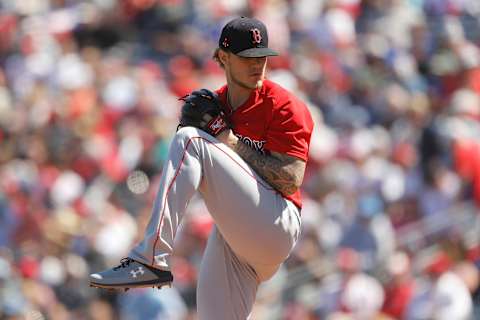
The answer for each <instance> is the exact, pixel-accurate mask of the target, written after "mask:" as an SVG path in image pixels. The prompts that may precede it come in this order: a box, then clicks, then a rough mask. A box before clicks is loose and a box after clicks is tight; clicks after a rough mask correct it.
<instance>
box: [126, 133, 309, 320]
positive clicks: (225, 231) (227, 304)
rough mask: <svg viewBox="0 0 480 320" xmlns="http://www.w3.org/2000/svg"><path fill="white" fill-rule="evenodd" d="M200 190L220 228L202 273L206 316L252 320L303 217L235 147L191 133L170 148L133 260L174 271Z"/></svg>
mask: <svg viewBox="0 0 480 320" xmlns="http://www.w3.org/2000/svg"><path fill="white" fill-rule="evenodd" d="M197 190H198V191H199V192H200V193H201V195H202V197H203V199H204V201H205V204H206V206H207V208H208V210H209V212H210V214H211V216H212V218H213V219H214V222H215V227H214V229H213V231H212V233H211V234H210V236H209V239H208V243H207V248H206V250H205V253H204V257H203V259H202V263H201V266H200V274H199V280H198V287H197V310H198V317H199V319H200V320H217V319H218V320H225V319H242V320H244V319H247V318H248V316H249V314H250V312H251V310H252V307H253V304H254V301H255V295H256V292H257V287H258V285H259V283H260V282H261V281H265V280H267V279H269V278H270V277H271V276H272V275H273V274H274V273H275V272H276V271H277V269H278V267H279V266H280V264H281V263H282V262H283V261H284V260H285V259H286V258H287V257H288V255H289V254H290V252H291V250H292V248H293V246H294V245H295V243H296V241H297V239H298V236H299V233H300V213H299V210H298V208H297V207H296V206H295V205H294V204H293V203H292V202H291V201H288V200H286V199H285V198H283V197H282V196H281V195H280V194H279V193H278V192H276V191H275V190H274V189H273V188H272V187H270V186H269V185H268V184H267V183H266V182H265V181H264V180H263V179H262V178H260V177H259V176H258V175H257V174H256V173H255V172H254V171H253V170H252V169H251V168H250V167H249V166H248V164H247V163H246V162H245V161H244V160H243V159H242V158H241V157H240V156H239V155H238V154H236V153H235V152H234V151H233V150H231V149H230V148H229V147H228V146H226V145H225V144H223V143H220V142H219V141H218V140H217V139H215V138H214V137H212V136H211V135H209V134H207V133H205V132H203V131H202V130H199V129H196V128H193V127H184V128H181V129H180V130H179V131H178V132H177V133H176V135H175V137H174V139H173V141H172V143H171V145H170V150H169V155H168V159H167V161H166V163H165V165H164V168H163V172H162V177H161V181H160V186H159V190H158V194H157V197H156V200H155V204H154V207H153V211H152V216H151V220H150V222H149V224H148V226H147V230H146V232H145V237H144V239H143V241H142V242H141V243H139V244H138V245H137V246H136V247H135V248H133V250H132V251H131V252H130V254H129V257H131V258H133V259H136V260H138V261H140V262H143V263H145V264H149V265H151V266H153V267H155V268H159V269H163V270H169V269H170V268H169V261H170V257H171V254H172V251H173V241H174V238H175V234H176V231H177V227H178V225H179V223H180V222H181V220H182V216H183V214H184V212H185V209H186V207H187V205H188V202H189V200H190V199H191V198H192V196H193V195H194V193H195V192H196V191H197Z"/></svg>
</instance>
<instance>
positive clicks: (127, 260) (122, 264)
mask: <svg viewBox="0 0 480 320" xmlns="http://www.w3.org/2000/svg"><path fill="white" fill-rule="evenodd" d="M133 261H134V260H133V259H130V258H123V259H122V260H120V264H119V265H118V266H116V267H114V268H113V270H115V271H117V270H118V269H120V268H126V267H128V265H129V264H130V262H133Z"/></svg>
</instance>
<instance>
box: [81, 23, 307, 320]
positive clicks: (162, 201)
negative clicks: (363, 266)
mask: <svg viewBox="0 0 480 320" xmlns="http://www.w3.org/2000/svg"><path fill="white" fill-rule="evenodd" d="M276 55H277V53H276V52H275V51H273V50H272V49H270V48H268V35H267V29H266V27H265V25H264V24H263V23H262V22H261V21H259V20H257V19H252V18H245V17H241V18H237V19H234V20H232V21H230V22H229V23H227V24H226V25H225V26H224V28H223V29H222V32H221V35H220V38H219V41H218V48H217V49H216V50H215V54H214V59H215V60H216V61H217V62H218V63H219V64H220V65H221V67H222V68H223V69H224V71H225V75H226V79H227V84H226V85H225V86H223V87H222V88H220V89H218V90H217V91H216V92H211V91H209V90H207V89H201V90H198V91H194V92H192V93H191V94H189V95H187V96H185V97H183V98H182V100H183V101H184V104H183V107H182V114H181V119H180V124H179V127H178V130H177V132H176V134H175V137H174V139H173V141H172V143H171V145H170V149H169V155H168V159H167V161H166V163H165V166H164V168H163V172H162V177H161V182H160V186H159V190H158V194H157V197H156V200H155V203H154V206H153V210H152V216H151V220H150V222H149V224H148V226H147V230H146V232H145V236H144V239H143V241H142V242H140V243H139V244H138V245H137V246H136V247H134V248H133V249H132V250H131V252H130V254H129V256H128V257H127V258H124V259H122V260H121V262H120V265H118V266H116V267H114V268H112V269H108V270H105V271H102V272H99V273H94V274H92V275H90V284H91V286H95V287H100V288H108V289H128V288H138V287H152V286H154V287H161V286H163V285H167V284H168V285H169V284H170V283H171V282H172V281H173V276H172V273H171V270H170V259H171V255H172V251H173V248H172V246H173V240H174V238H175V234H176V231H177V228H178V226H179V224H180V223H181V221H182V217H183V214H184V212H185V209H186V207H187V204H188V202H189V200H190V199H191V198H192V196H193V195H194V194H195V192H197V191H198V192H200V194H201V195H202V197H203V199H204V201H205V204H206V206H207V208H208V210H209V212H210V214H211V216H212V218H213V219H214V221H215V225H214V228H213V230H212V232H211V234H210V236H209V239H208V243H207V247H206V250H205V253H204V256H203V260H202V263H201V266H200V271H199V272H200V274H199V277H198V289H197V310H198V317H199V319H201V320H225V319H242V320H244V319H248V317H249V314H250V312H251V309H252V306H253V304H254V301H255V295H256V292H257V287H258V285H259V284H260V283H261V282H262V281H265V280H267V279H269V278H270V277H271V276H272V275H273V274H274V273H275V272H276V271H277V269H278V268H279V266H280V264H281V263H282V262H283V261H285V259H286V258H287V257H288V255H289V254H290V252H291V250H292V248H293V247H294V245H295V243H296V241H297V239H298V236H299V232H300V210H301V207H302V202H301V197H300V192H299V187H300V185H301V183H302V180H303V175H304V171H305V165H306V162H307V155H308V148H309V143H310V137H311V133H312V129H313V121H312V118H311V115H310V113H309V111H308V109H307V107H306V106H305V104H304V103H302V102H301V101H300V100H299V99H298V98H297V97H295V96H294V95H293V94H292V93H290V92H288V91H287V90H285V89H284V88H282V87H280V86H279V85H277V84H275V83H274V82H271V81H269V80H267V79H266V78H265V70H266V65H267V57H268V56H276Z"/></svg>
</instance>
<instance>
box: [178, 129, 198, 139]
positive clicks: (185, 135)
mask: <svg viewBox="0 0 480 320" xmlns="http://www.w3.org/2000/svg"><path fill="white" fill-rule="evenodd" d="M202 132H203V131H202V130H200V129H198V128H195V127H181V128H180V129H178V131H177V132H176V134H175V138H176V139H182V140H185V139H187V140H188V139H190V138H192V137H198V136H200V135H201V134H202Z"/></svg>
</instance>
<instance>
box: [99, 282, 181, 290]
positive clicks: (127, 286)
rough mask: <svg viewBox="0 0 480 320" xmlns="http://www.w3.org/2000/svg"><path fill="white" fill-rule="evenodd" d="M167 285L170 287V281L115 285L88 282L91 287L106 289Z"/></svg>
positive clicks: (160, 287) (160, 286)
mask: <svg viewBox="0 0 480 320" xmlns="http://www.w3.org/2000/svg"><path fill="white" fill-rule="evenodd" d="M165 286H168V287H169V288H171V287H172V282H162V283H158V282H157V283H151V282H150V283H148V282H146V283H140V284H135V285H131V284H115V285H108V284H101V283H95V282H90V287H93V288H99V289H107V290H109V291H115V290H125V291H127V290H130V289H135V288H150V287H151V288H155V287H156V288H158V289H159V290H160V289H162V288H163V287H165Z"/></svg>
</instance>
